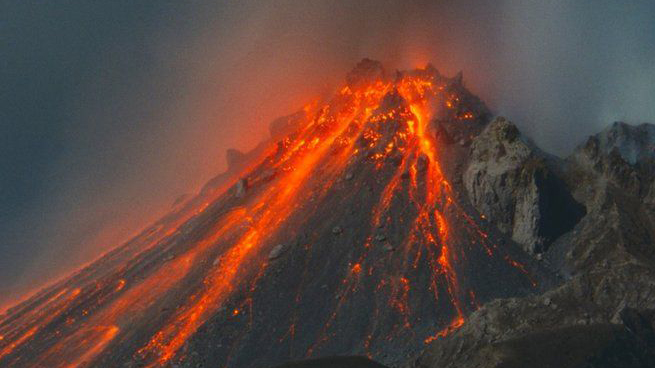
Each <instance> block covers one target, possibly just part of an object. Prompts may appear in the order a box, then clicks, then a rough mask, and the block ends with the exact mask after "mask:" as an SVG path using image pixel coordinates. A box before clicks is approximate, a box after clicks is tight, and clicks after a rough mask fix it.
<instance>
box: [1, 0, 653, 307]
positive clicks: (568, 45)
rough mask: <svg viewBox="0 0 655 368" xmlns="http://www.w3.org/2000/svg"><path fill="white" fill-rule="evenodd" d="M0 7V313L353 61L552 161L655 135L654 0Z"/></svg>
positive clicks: (144, 216) (162, 207) (190, 182)
mask: <svg viewBox="0 0 655 368" xmlns="http://www.w3.org/2000/svg"><path fill="white" fill-rule="evenodd" d="M0 4H1V5H0V305H1V304H2V303H3V302H8V301H10V300H13V299H16V298H17V297H19V296H20V295H21V294H23V293H25V292H26V291H31V290H32V289H34V288H36V287H38V286H40V285H42V284H43V283H44V282H45V281H47V280H51V279H53V278H54V277H57V276H61V275H64V274H66V273H67V272H68V271H69V270H70V269H72V268H73V267H75V266H76V265H79V264H80V263H82V262H85V261H88V260H90V259H92V258H94V257H96V256H97V255H98V254H99V253H100V252H102V251H104V250H107V249H109V248H111V247H113V246H115V245H117V243H118V242H120V241H122V240H124V239H125V238H127V237H128V236H129V235H130V234H133V233H135V232H137V231H138V230H139V229H140V228H141V227H143V226H144V225H145V224H147V223H148V222H150V221H152V220H154V219H155V218H157V217H158V216H160V215H161V214H163V213H164V212H165V211H167V210H168V209H169V208H170V206H171V203H172V202H173V201H174V200H175V198H177V197H178V196H179V195H181V194H183V193H188V192H193V191H195V190H197V189H198V188H199V186H201V185H202V184H203V183H204V182H205V181H206V180H207V179H209V178H210V177H211V176H213V175H215V174H216V173H217V172H219V171H220V170H222V169H223V168H224V151H225V149H227V148H230V147H239V148H242V149H247V148H248V147H251V146H253V145H254V144H256V143H257V142H258V141H259V140H261V139H262V138H263V137H265V135H266V126H267V124H268V122H269V121H271V120H272V119H273V118H275V117H276V116H280V115H284V114H286V113H289V112H291V111H293V110H295V109H296V108H297V107H299V106H301V105H303V104H304V103H305V102H307V101H309V100H311V99H312V98H315V97H318V96H322V95H324V94H326V93H329V91H331V90H332V89H333V88H334V87H335V85H337V84H338V83H340V81H341V80H342V79H343V76H344V74H345V73H346V72H347V71H348V70H349V69H350V68H351V67H352V66H353V65H354V64H355V63H356V62H357V61H358V60H359V59H361V58H362V57H370V58H375V59H380V60H382V61H383V62H385V63H386V64H387V66H389V67H390V68H394V67H398V68H405V67H412V66H417V65H422V64H424V63H425V62H427V61H431V62H432V63H433V64H434V65H435V66H436V67H437V68H438V69H440V70H441V71H442V72H444V73H446V74H451V75H452V74H454V73H456V72H457V71H459V70H463V71H464V76H465V80H466V82H467V84H468V85H469V87H470V88H471V89H472V90H473V91H474V92H477V93H479V94H480V95H481V96H482V97H483V98H484V99H485V100H486V101H487V102H488V104H489V105H490V107H491V108H492V109H493V111H494V112H496V113H498V114H503V115H506V116H508V117H509V118H510V119H512V120H514V121H515V122H516V123H517V124H518V125H519V127H520V128H521V129H522V130H523V131H524V132H526V133H527V134H529V135H530V136H532V137H533V138H534V139H535V140H536V141H537V142H538V143H539V144H541V145H542V146H543V147H544V148H545V149H546V150H549V151H551V152H553V153H556V154H560V155H563V154H566V153H568V152H569V151H570V150H571V149H572V148H573V147H574V146H575V145H576V144H577V143H578V142H580V141H581V140H582V139H583V138H584V137H585V136H587V135H589V134H591V133H593V132H596V131H598V130H599V129H600V128H602V127H603V126H605V125H606V124H609V123H610V122H611V121H613V120H626V121H628V122H633V123H638V122H642V121H655V5H653V4H655V3H653V2H652V1H645V0H644V1H607V0H593V1H592V0H578V1H573V0H570V1H565V0H552V1H536V0H499V1H487V2H482V1H471V0H465V1H458V2H455V1H452V0H443V1H406V0H397V1H396V0H394V1H391V0H389V1H384V0H377V1H373V0H360V1H336V0H334V1H328V0H325V1H312V0H296V1H292V0H278V1H252V0H246V1H238V2H236V1H230V2H228V1H214V2H211V1H188V2H179V1H160V0H159V1H154V0H153V1H138V2H135V1H125V0H114V1H110V2H107V1H105V2H101V1H81V0H80V1H72V0H70V1H59V2H56V3H53V2H42V1H33V0H23V1H0Z"/></svg>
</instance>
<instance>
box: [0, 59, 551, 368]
mask: <svg viewBox="0 0 655 368" xmlns="http://www.w3.org/2000/svg"><path fill="white" fill-rule="evenodd" d="M294 116H296V117H297V116H300V118H298V119H296V121H295V125H294V126H293V127H292V128H291V129H290V130H289V132H288V134H287V135H286V136H285V137H284V138H282V139H281V140H279V141H277V142H275V143H274V144H272V145H271V147H270V148H269V149H268V150H266V151H265V152H264V153H263V154H262V156H261V157H259V158H252V159H251V160H250V164H249V165H246V167H245V168H244V169H243V170H242V171H241V172H240V173H239V175H237V176H235V177H234V178H233V181H232V182H231V185H230V186H228V187H227V190H214V191H211V192H205V193H201V194H200V195H198V197H196V198H195V199H193V200H192V201H190V202H189V203H188V204H187V206H186V207H184V209H183V210H181V211H179V212H177V213H174V214H171V215H169V216H167V217H165V218H164V219H162V220H161V221H160V222H158V224H156V226H153V227H152V228H151V229H150V230H148V231H145V232H144V233H143V234H141V235H140V236H139V237H137V238H135V239H134V240H132V241H131V242H129V243H128V244H126V245H124V246H123V247H120V248H118V249H117V250H116V251H114V252H111V253H109V254H108V255H106V256H104V257H102V258H100V259H99V260H98V261H96V262H95V263H93V264H91V265H89V266H87V267H86V268H84V269H83V270H81V271H79V272H77V273H76V274H74V275H73V276H71V277H70V278H68V279H66V280H63V281H61V282H58V283H56V284H54V285H53V286H51V287H49V288H46V289H44V290H43V291H42V292H40V293H39V294H37V295H36V296H34V297H32V298H31V299H29V300H27V301H25V302H24V303H22V304H20V305H19V306H17V307H14V308H12V309H10V310H8V312H7V313H6V314H5V315H3V316H2V317H1V319H0V365H2V366H8V367H31V366H34V367H45V366H47V367H64V366H66V367H84V366H106V365H112V366H114V365H117V364H118V363H121V364H122V363H129V364H135V365H138V366H150V367H159V366H167V365H170V364H173V363H175V364H195V363H198V362H206V363H208V364H211V365H222V366H229V367H252V366H263V365H264V366H265V365H272V364H275V363H277V362H282V361H285V360H291V359H297V358H302V357H311V356H319V355H334V354H367V355H369V356H372V357H374V358H378V359H381V360H383V361H389V362H394V361H397V360H400V359H402V358H404V357H406V356H407V355H408V354H413V353H415V352H416V351H418V349H420V347H421V346H422V345H423V344H424V343H427V342H430V341H432V340H434V339H437V338H439V337H441V336H444V335H446V334H447V333H449V332H451V331H453V330H454V329H456V328H458V327H460V326H461V325H462V324H463V323H464V322H465V318H466V315H467V314H468V313H470V312H471V311H473V310H475V309H476V308H477V306H478V305H479V304H478V303H479V302H480V301H482V302H484V301H486V300H489V299H491V298H494V297H503V296H509V295H514V294H516V293H525V292H530V291H531V290H532V289H533V288H535V287H538V285H537V284H536V282H535V280H539V278H540V275H541V274H540V272H541V271H539V270H538V269H535V268H534V267H532V266H531V265H529V264H524V261H522V260H521V259H520V258H521V255H520V254H519V251H517V250H516V249H518V248H516V247H515V246H514V245H513V244H510V243H509V242H506V241H504V240H503V239H502V236H501V235H499V234H497V233H495V232H494V231H493V230H490V229H488V228H487V226H486V225H485V224H484V222H483V221H478V220H476V219H477V218H479V215H477V214H476V213H475V211H473V210H472V209H471V208H470V206H469V205H468V204H467V203H466V201H465V200H463V199H462V196H461V195H459V191H461V188H460V187H458V185H457V184H452V183H451V178H452V176H453V172H454V169H453V168H454V167H456V166H457V163H458V162H457V161H458V160H461V159H462V157H464V155H465V150H464V149H463V148H462V147H460V145H457V144H452V142H451V141H452V135H453V134H454V133H453V132H456V133H457V134H459V136H461V137H464V138H466V139H470V138H471V137H472V136H474V135H475V134H476V133H477V132H479V130H480V129H481V128H482V127H483V126H484V124H485V123H486V122H487V119H488V117H489V114H488V112H487V111H486V108H485V107H484V105H483V104H482V103H481V102H480V101H479V100H478V99H477V98H475V97H474V96H473V95H471V94H470V93H469V92H468V91H466V89H465V88H464V87H463V85H462V83H461V77H456V78H446V77H443V76H441V75H440V74H439V73H438V72H437V71H436V70H435V69H434V68H432V67H431V66H428V67H426V68H423V69H416V70H413V71H405V72H397V73H396V75H395V76H394V77H389V76H388V75H387V74H386V73H385V71H384V69H383V68H382V66H381V65H380V64H379V63H377V62H374V61H371V60H364V61H362V62H361V63H360V64H358V66H357V67H356V68H355V70H353V71H352V72H351V73H350V74H349V75H348V78H347V83H346V85H345V86H344V87H343V88H342V89H340V90H339V92H337V93H336V94H335V96H334V97H333V98H332V99H331V100H329V101H327V102H325V103H323V104H317V105H310V106H308V107H306V108H305V109H303V110H302V111H301V113H299V114H296V115H294ZM448 130H450V132H448Z"/></svg>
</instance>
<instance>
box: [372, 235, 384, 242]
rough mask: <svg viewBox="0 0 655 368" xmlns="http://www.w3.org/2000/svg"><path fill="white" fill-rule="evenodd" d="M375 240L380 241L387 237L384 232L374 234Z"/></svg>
mask: <svg viewBox="0 0 655 368" xmlns="http://www.w3.org/2000/svg"><path fill="white" fill-rule="evenodd" d="M375 240H377V241H380V242H382V241H385V240H387V237H386V236H385V235H384V234H378V235H376V236H375Z"/></svg>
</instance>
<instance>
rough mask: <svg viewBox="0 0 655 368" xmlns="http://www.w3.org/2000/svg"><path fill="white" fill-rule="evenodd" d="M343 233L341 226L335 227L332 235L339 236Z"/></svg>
mask: <svg viewBox="0 0 655 368" xmlns="http://www.w3.org/2000/svg"><path fill="white" fill-rule="evenodd" d="M342 232H343V229H342V228H341V226H335V227H333V228H332V234H335V235H339V234H341V233H342Z"/></svg>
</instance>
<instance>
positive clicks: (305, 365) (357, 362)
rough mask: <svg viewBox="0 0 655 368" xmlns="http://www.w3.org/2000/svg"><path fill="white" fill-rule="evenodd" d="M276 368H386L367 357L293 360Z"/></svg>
mask: <svg viewBox="0 0 655 368" xmlns="http://www.w3.org/2000/svg"><path fill="white" fill-rule="evenodd" d="M275 368H386V367H385V366H383V365H382V364H380V363H376V362H374V361H372V360H370V359H367V358H365V357H335V358H321V359H310V360H304V361H300V362H291V363H286V364H282V365H279V366H277V367H275Z"/></svg>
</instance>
